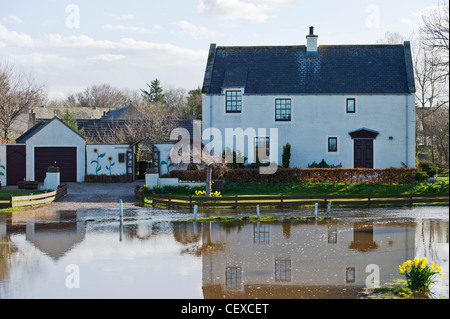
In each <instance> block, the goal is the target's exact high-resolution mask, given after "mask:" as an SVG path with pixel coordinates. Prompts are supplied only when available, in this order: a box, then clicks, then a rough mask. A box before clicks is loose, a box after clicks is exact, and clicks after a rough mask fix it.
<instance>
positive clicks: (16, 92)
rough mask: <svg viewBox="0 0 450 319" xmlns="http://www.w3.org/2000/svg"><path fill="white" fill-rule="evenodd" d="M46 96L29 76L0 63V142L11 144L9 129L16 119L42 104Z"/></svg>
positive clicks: (42, 87)
mask: <svg viewBox="0 0 450 319" xmlns="http://www.w3.org/2000/svg"><path fill="white" fill-rule="evenodd" d="M45 96H46V93H45V88H44V86H43V85H40V84H37V83H36V82H35V81H34V79H33V78H32V77H31V75H26V74H24V73H22V72H17V71H16V70H15V69H14V67H13V66H11V65H9V64H5V63H3V64H2V63H0V132H1V134H0V140H1V141H2V142H3V143H8V142H11V136H10V133H11V132H10V129H11V126H12V124H13V123H14V121H15V120H17V119H18V117H19V116H20V115H21V114H23V113H26V112H27V111H28V110H29V109H30V108H31V107H34V106H37V105H39V104H41V103H42V101H43V100H44V98H45Z"/></svg>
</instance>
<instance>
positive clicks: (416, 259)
mask: <svg viewBox="0 0 450 319" xmlns="http://www.w3.org/2000/svg"><path fill="white" fill-rule="evenodd" d="M413 262H414V264H415V265H416V266H417V265H419V262H420V259H419V258H417V257H416V258H414V260H413Z"/></svg>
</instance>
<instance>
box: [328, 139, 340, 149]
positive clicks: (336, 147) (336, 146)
mask: <svg viewBox="0 0 450 319" xmlns="http://www.w3.org/2000/svg"><path fill="white" fill-rule="evenodd" d="M331 140H336V144H335V149H333V148H331V144H330V142H331ZM337 151H338V138H337V137H336V136H332V137H329V138H328V152H333V153H336V152H337Z"/></svg>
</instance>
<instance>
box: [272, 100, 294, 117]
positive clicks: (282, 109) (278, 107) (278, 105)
mask: <svg viewBox="0 0 450 319" xmlns="http://www.w3.org/2000/svg"><path fill="white" fill-rule="evenodd" d="M290 120H291V99H275V121H290Z"/></svg>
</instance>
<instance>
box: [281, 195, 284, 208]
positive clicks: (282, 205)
mask: <svg viewBox="0 0 450 319" xmlns="http://www.w3.org/2000/svg"><path fill="white" fill-rule="evenodd" d="M280 205H281V208H283V207H284V204H283V194H281V195H280Z"/></svg>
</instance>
